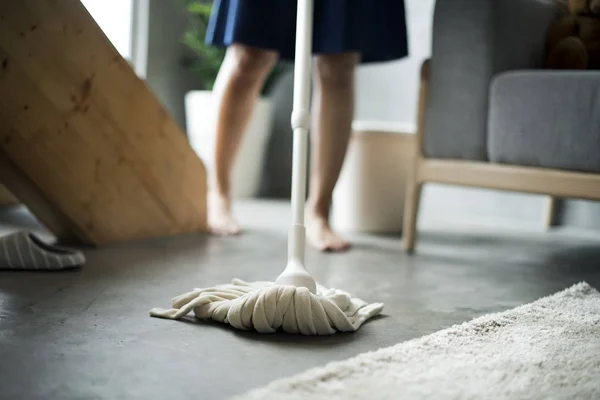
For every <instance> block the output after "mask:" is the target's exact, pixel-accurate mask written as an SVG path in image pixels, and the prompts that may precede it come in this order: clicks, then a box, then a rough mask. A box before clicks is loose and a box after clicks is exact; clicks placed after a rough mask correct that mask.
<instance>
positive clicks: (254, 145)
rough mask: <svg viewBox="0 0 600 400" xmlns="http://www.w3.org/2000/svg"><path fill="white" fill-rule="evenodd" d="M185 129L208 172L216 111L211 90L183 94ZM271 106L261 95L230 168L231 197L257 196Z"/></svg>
mask: <svg viewBox="0 0 600 400" xmlns="http://www.w3.org/2000/svg"><path fill="white" fill-rule="evenodd" d="M185 112H186V123H187V132H188V139H189V141H190V145H191V146H192V148H193V149H194V151H196V154H198V156H199V157H200V158H201V159H202V161H203V162H204V164H205V166H206V168H207V170H208V171H210V170H212V169H213V168H214V162H215V143H216V121H217V110H216V102H215V98H214V96H213V95H212V92H211V91H208V90H196V91H191V92H188V93H187V94H186V96H185ZM272 113H273V106H272V102H271V100H270V99H268V98H260V99H259V100H258V102H257V104H256V107H255V108H254V113H253V114H252V116H251V119H250V122H249V124H248V126H247V128H246V132H245V133H244V137H243V139H242V143H241V145H240V149H239V152H238V154H237V159H236V162H235V165H234V167H233V171H232V176H231V179H232V181H231V184H232V187H231V189H232V196H233V197H234V198H252V197H256V196H257V194H258V190H259V187H260V178H261V175H262V168H263V162H264V159H265V153H266V147H267V140H268V136H269V133H270V131H271V123H272V118H271V116H272Z"/></svg>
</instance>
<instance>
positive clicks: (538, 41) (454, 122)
mask: <svg viewBox="0 0 600 400" xmlns="http://www.w3.org/2000/svg"><path fill="white" fill-rule="evenodd" d="M561 12H562V10H559V9H558V8H557V7H556V6H555V5H554V4H553V2H552V1H551V0H548V1H542V0H438V1H437V3H436V5H435V13H434V22H433V32H432V34H433V36H432V49H431V58H430V59H429V60H426V61H425V62H424V63H423V67H422V74H421V92H420V106H419V116H418V132H417V140H418V146H417V147H418V152H417V154H416V155H415V160H414V171H413V173H412V174H411V177H410V179H409V182H408V183H407V185H408V186H407V197H406V202H405V220H404V229H403V230H404V239H403V240H404V248H405V250H407V251H412V250H413V249H414V247H415V240H416V226H417V217H418V209H419V202H420V195H421V190H422V186H423V185H424V184H427V183H430V182H435V183H444V184H453V185H461V186H470V187H481V188H488V189H497V190H508V191H517V192H523V193H533V194H544V195H548V196H549V197H548V199H549V201H548V223H550V222H551V216H552V212H553V204H554V198H556V197H564V198H581V199H588V200H600V175H597V174H600V71H551V70H547V69H544V59H545V56H546V34H547V29H548V27H549V25H550V23H551V22H552V20H553V19H554V18H556V17H558V15H559V14H560V13H561Z"/></svg>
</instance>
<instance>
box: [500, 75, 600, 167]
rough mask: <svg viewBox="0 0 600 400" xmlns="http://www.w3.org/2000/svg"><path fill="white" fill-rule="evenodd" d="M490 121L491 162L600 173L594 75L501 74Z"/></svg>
mask: <svg viewBox="0 0 600 400" xmlns="http://www.w3.org/2000/svg"><path fill="white" fill-rule="evenodd" d="M489 115H490V117H489V128H488V131H489V140H488V150H489V154H490V160H491V161H493V162H499V163H508V164H516V165H528V166H537V167H544V168H556V169H566V170H575V171H582V172H600V72H599V71H517V72H509V73H504V74H501V75H499V76H497V77H496V78H495V79H494V81H493V83H492V86H491V91H490V110H489Z"/></svg>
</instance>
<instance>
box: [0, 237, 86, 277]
mask: <svg viewBox="0 0 600 400" xmlns="http://www.w3.org/2000/svg"><path fill="white" fill-rule="evenodd" d="M84 263H85V256H84V255H83V253H81V252H79V251H75V250H70V249H66V248H63V247H59V246H57V245H51V244H47V243H45V242H44V241H42V240H41V239H40V238H39V237H38V236H36V235H35V234H34V233H32V232H29V231H19V232H16V233H13V234H10V235H7V236H2V237H0V270H25V271H27V270H31V271H35V270H41V271H59V270H66V269H73V268H78V267H81V266H82V265H83V264H84Z"/></svg>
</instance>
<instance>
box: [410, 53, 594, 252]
mask: <svg viewBox="0 0 600 400" xmlns="http://www.w3.org/2000/svg"><path fill="white" fill-rule="evenodd" d="M430 62H431V60H430V59H427V60H425V61H424V62H423V64H422V66H421V78H420V79H421V83H420V89H419V105H418V115H417V132H416V135H417V137H416V146H415V149H416V151H415V154H414V160H413V163H412V171H411V172H410V173H409V177H408V180H407V183H406V185H407V186H406V198H405V205H404V222H403V234H402V236H403V247H404V250H405V251H406V252H413V251H414V249H415V243H416V233H417V232H416V231H417V219H418V213H419V203H420V200H421V192H422V188H423V185H424V184H426V183H439V184H447V185H454V186H463V187H475V188H482V189H493V190H501V191H511V192H520V193H528V194H539V195H547V196H548V198H547V199H546V204H545V210H544V222H545V224H546V226H548V227H550V226H552V225H554V215H555V206H556V198H577V199H583V200H600V175H599V174H594V173H582V172H572V171H565V170H558V169H550V168H537V167H523V166H516V165H506V164H494V163H490V162H478V161H463V160H446V159H435V158H427V157H426V156H425V155H424V154H423V134H424V123H425V108H426V104H427V94H428V88H429V78H430Z"/></svg>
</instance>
